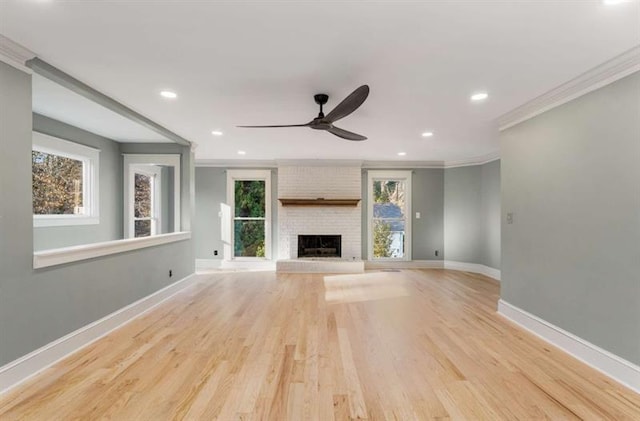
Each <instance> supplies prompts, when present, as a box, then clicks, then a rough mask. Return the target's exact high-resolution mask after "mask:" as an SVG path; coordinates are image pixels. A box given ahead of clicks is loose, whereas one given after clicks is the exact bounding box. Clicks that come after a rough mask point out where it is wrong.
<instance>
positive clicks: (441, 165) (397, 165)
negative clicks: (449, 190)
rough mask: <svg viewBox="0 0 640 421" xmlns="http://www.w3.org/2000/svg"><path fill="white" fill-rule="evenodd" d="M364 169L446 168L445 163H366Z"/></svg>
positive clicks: (363, 164) (363, 165)
mask: <svg viewBox="0 0 640 421" xmlns="http://www.w3.org/2000/svg"><path fill="white" fill-rule="evenodd" d="M362 168H364V169H371V170H374V169H409V170H410V169H416V168H444V161H364V162H363V163H362Z"/></svg>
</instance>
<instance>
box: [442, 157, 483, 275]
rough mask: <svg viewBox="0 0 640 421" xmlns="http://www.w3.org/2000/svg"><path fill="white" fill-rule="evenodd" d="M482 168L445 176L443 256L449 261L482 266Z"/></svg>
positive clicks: (455, 170)
mask: <svg viewBox="0 0 640 421" xmlns="http://www.w3.org/2000/svg"><path fill="white" fill-rule="evenodd" d="M481 172H482V167H480V166H478V165H475V166H470V167H459V168H447V169H446V170H445V174H444V236H445V241H444V253H445V256H446V259H447V260H453V261H456V262H465V263H480V260H481V256H480V255H481V250H480V246H481V227H480V212H481V207H482V199H481V198H482V180H481Z"/></svg>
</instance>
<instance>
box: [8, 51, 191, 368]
mask: <svg viewBox="0 0 640 421" xmlns="http://www.w3.org/2000/svg"><path fill="white" fill-rule="evenodd" d="M0 92H2V94H1V95H0V183H1V184H0V185H1V187H2V190H1V191H0V197H1V198H2V200H0V268H2V272H1V275H0V276H1V277H0V338H1V340H0V365H3V364H6V363H8V362H10V361H12V360H14V359H16V358H18V357H20V356H22V355H25V354H27V353H29V352H31V351H33V350H35V349H36V348H38V347H41V346H43V345H45V344H47V343H49V342H51V341H53V340H55V339H57V338H60V337H61V336H64V335H65V334H67V333H70V332H72V331H73V330H75V329H78V328H80V327H82V326H85V325H87V324H89V323H91V322H93V321H95V320H97V319H99V318H101V317H104V316H106V315H107V314H109V313H112V312H114V311H116V310H118V309H120V308H122V307H124V306H126V305H128V304H131V303H132V302H134V301H136V300H138V299H140V298H142V297H144V296H147V295H149V294H151V293H153V292H155V291H157V290H159V289H161V288H163V287H164V286H166V285H169V284H171V283H173V282H175V281H177V280H179V279H181V278H183V277H185V276H187V275H189V274H191V273H193V271H194V264H193V262H194V260H193V246H192V241H181V242H177V243H171V244H167V245H162V246H157V247H151V248H145V249H141V250H135V251H132V252H128V253H121V254H115V255H111V256H107V257H104V258H97V259H92V260H86V261H82V262H78V263H71V264H67V265H62V266H54V267H51V268H46V269H42V270H34V269H33V266H32V265H33V263H32V262H33V217H32V203H31V202H32V201H31V131H32V113H31V77H30V76H29V75H28V74H26V73H23V72H21V71H19V70H16V69H15V68H13V67H11V66H9V65H6V64H4V63H2V62H0ZM167 146H174V145H167ZM181 152H182V154H183V155H182V157H183V162H182V164H183V171H182V179H183V185H184V186H185V187H186V188H185V189H184V193H183V195H182V199H183V200H182V202H183V229H187V230H188V229H190V218H191V213H192V203H193V197H192V194H193V189H192V186H193V182H192V180H193V178H191V177H192V174H193V170H192V168H193V166H192V159H193V157H192V155H191V153H190V151H189V149H188V148H182V149H181ZM9 199H10V200H9ZM170 269H171V270H173V278H169V276H168V272H169V270H170Z"/></svg>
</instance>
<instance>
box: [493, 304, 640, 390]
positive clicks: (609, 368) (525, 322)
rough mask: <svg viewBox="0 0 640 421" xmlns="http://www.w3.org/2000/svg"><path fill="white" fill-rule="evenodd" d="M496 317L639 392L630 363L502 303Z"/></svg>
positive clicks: (638, 376) (638, 370)
mask: <svg viewBox="0 0 640 421" xmlns="http://www.w3.org/2000/svg"><path fill="white" fill-rule="evenodd" d="M498 314H501V315H502V316H504V317H505V318H507V319H509V320H510V321H512V322H514V323H516V324H517V325H519V326H521V327H522V328H524V329H526V330H528V331H529V332H531V333H533V334H534V335H536V336H538V337H539V338H541V339H543V340H545V341H547V342H549V343H550V344H552V345H554V346H556V347H558V348H560V349H561V350H563V351H565V352H566V353H568V354H569V355H571V356H572V357H574V358H576V359H578V360H580V361H582V362H583V363H585V364H587V365H588V366H590V367H592V368H594V369H596V370H598V371H600V372H601V373H603V374H605V375H606V376H608V377H611V378H612V379H613V380H615V381H617V382H618V383H621V384H622V385H624V386H626V387H628V388H630V389H632V390H634V391H636V392H638V393H640V367H639V366H637V365H635V364H633V363H632V362H630V361H627V360H625V359H623V358H621V357H618V356H617V355H615V354H613V353H611V352H609V351H607V350H604V349H602V348H600V347H598V346H596V345H594V344H592V343H591V342H588V341H586V340H584V339H582V338H580V337H578V336H576V335H574V334H572V333H570V332H567V331H566V330H564V329H561V328H559V327H558V326H555V325H553V324H551V323H549V322H547V321H546V320H543V319H541V318H539V317H538V316H535V315H533V314H531V313H528V312H526V311H525V310H522V309H521V308H518V307H516V306H514V305H513V304H509V303H508V302H506V301H504V300H499V301H498Z"/></svg>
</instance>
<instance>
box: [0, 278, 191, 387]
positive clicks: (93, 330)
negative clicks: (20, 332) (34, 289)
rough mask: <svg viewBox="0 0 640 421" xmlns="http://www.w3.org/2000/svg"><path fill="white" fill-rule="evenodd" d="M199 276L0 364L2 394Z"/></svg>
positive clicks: (166, 297)
mask: <svg viewBox="0 0 640 421" xmlns="http://www.w3.org/2000/svg"><path fill="white" fill-rule="evenodd" d="M198 279H199V277H198V276H197V275H196V274H191V275H189V276H187V277H185V278H183V279H181V280H179V281H177V282H175V283H173V284H171V285H169V286H166V287H164V288H162V289H160V290H158V291H156V292H154V293H152V294H150V295H148V296H146V297H144V298H142V299H140V300H138V301H136V302H134V303H132V304H129V305H128V306H126V307H123V308H121V309H120V310H117V311H115V312H113V313H111V314H109V315H107V316H105V317H103V318H101V319H99V320H96V321H95V322H93V323H90V324H88V325H86V326H83V327H81V328H80V329H78V330H75V331H73V332H71V333H69V334H68V335H65V336H63V337H62V338H59V339H56V340H55V341H53V342H51V343H49V344H47V345H45V346H43V347H41V348H39V349H36V350H35V351H33V352H30V353H29V354H27V355H25V356H23V357H20V358H18V359H17V360H15V361H12V362H10V363H8V364H6V365H4V366H3V367H0V395H1V394H3V393H5V392H7V391H9V390H10V389H12V388H14V387H16V386H18V385H19V384H20V383H22V382H24V381H26V380H28V379H29V378H31V377H33V376H35V375H36V374H38V373H40V372H42V371H43V370H45V369H46V368H48V367H50V366H51V365H53V364H55V363H56V362H58V361H60V360H62V359H64V358H66V357H67V356H69V355H70V354H72V353H74V352H76V351H79V350H80V349H82V348H84V347H86V346H87V345H89V344H91V343H93V342H95V341H97V340H98V339H100V338H102V337H104V336H106V335H108V334H109V333H111V332H113V331H114V330H116V329H118V328H119V327H121V326H123V325H124V324H126V323H129V322H130V321H132V320H133V319H135V318H137V317H140V316H141V315H143V314H144V313H146V312H148V311H150V310H151V309H153V308H154V307H156V306H158V305H159V304H161V303H162V302H164V301H166V300H167V299H169V298H171V297H172V296H174V295H175V294H177V293H178V292H180V291H181V290H183V289H184V288H187V287H189V286H191V285H193V284H195V283H196V282H197V281H198Z"/></svg>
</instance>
